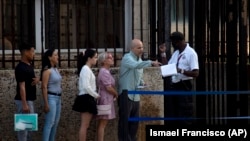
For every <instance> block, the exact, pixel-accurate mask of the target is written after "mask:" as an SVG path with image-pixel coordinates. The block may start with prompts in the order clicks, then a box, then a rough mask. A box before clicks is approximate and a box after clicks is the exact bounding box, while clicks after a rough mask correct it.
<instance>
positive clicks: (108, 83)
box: [98, 70, 118, 98]
mask: <svg viewBox="0 0 250 141" xmlns="http://www.w3.org/2000/svg"><path fill="white" fill-rule="evenodd" d="M101 71H102V72H99V73H100V74H101V75H98V77H99V79H100V83H99V85H104V87H105V88H106V91H107V92H108V93H109V94H111V95H113V96H114V98H117V97H118V92H117V91H116V89H115V87H114V86H113V85H112V82H113V81H114V79H113V76H112V75H111V74H110V72H109V71H108V70H101Z"/></svg>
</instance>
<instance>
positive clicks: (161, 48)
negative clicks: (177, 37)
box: [158, 43, 168, 65]
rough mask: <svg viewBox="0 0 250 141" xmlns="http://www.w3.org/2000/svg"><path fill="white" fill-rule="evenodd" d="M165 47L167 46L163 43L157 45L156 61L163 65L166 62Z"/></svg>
mask: <svg viewBox="0 0 250 141" xmlns="http://www.w3.org/2000/svg"><path fill="white" fill-rule="evenodd" d="M166 49H167V48H166V45H165V43H163V44H161V45H160V46H159V54H158V61H159V62H161V63H162V64H164V65H165V64H167V63H168V60H167V55H166Z"/></svg>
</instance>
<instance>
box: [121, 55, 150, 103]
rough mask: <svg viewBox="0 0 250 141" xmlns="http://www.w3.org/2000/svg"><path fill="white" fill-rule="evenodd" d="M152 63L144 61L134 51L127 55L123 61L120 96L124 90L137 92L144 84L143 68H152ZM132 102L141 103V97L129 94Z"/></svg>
mask: <svg viewBox="0 0 250 141" xmlns="http://www.w3.org/2000/svg"><path fill="white" fill-rule="evenodd" d="M151 63H152V61H151V60H148V61H142V59H141V58H139V57H137V56H136V55H135V54H134V53H133V52H132V51H130V52H129V53H126V54H125V55H124V56H123V58H122V61H121V66H120V73H119V94H121V93H122V90H128V91H135V90H136V89H137V87H138V86H139V85H140V83H142V82H143V79H142V77H143V68H146V67H149V66H151ZM128 97H129V99H130V100H133V101H140V95H138V94H135V95H134V94H131V95H130V94H129V95H128Z"/></svg>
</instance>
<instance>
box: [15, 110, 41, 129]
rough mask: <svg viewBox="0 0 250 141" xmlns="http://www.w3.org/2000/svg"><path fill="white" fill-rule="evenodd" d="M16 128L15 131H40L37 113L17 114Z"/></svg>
mask: <svg viewBox="0 0 250 141" xmlns="http://www.w3.org/2000/svg"><path fill="white" fill-rule="evenodd" d="M14 128H15V131H23V130H29V131H38V117H37V114H36V113H34V114H15V119H14Z"/></svg>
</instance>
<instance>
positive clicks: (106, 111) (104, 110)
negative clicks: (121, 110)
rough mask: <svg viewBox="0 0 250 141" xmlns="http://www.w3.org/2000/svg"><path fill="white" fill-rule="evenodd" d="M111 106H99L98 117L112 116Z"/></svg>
mask: <svg viewBox="0 0 250 141" xmlns="http://www.w3.org/2000/svg"><path fill="white" fill-rule="evenodd" d="M110 114H111V105H110V104H109V105H97V115H110Z"/></svg>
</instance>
